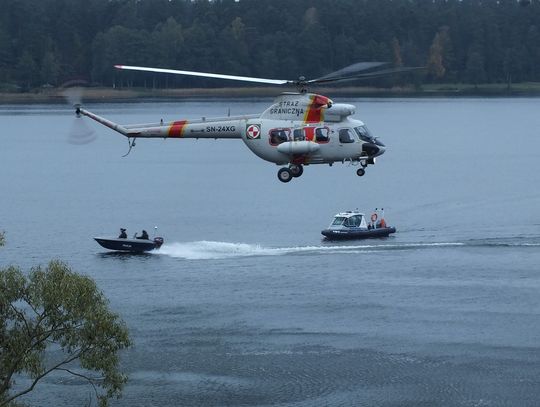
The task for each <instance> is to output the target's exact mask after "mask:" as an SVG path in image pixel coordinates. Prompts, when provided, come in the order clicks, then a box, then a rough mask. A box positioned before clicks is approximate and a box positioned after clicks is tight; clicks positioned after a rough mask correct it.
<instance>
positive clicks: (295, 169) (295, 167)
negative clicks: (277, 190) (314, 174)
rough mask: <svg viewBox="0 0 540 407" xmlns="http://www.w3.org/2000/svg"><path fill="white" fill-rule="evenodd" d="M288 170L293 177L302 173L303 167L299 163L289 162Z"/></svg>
mask: <svg viewBox="0 0 540 407" xmlns="http://www.w3.org/2000/svg"><path fill="white" fill-rule="evenodd" d="M289 171H291V174H292V176H293V177H295V178H298V177H299V176H300V175H302V174H303V173H304V167H302V165H300V164H291V165H289Z"/></svg>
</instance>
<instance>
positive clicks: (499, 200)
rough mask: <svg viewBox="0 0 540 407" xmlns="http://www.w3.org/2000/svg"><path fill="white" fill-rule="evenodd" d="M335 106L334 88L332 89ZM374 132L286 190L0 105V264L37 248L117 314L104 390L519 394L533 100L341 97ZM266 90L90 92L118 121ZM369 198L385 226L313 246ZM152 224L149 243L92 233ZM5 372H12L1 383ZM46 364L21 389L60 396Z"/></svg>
mask: <svg viewBox="0 0 540 407" xmlns="http://www.w3.org/2000/svg"><path fill="white" fill-rule="evenodd" d="M335 99H336V102H339V101H340V100H337V99H338V98H335ZM345 102H347V103H353V104H356V105H357V114H356V117H357V118H360V119H362V120H364V121H365V122H366V124H367V125H368V126H369V127H370V129H371V130H372V132H373V133H375V135H377V136H379V137H380V138H381V140H382V141H383V142H384V143H385V144H386V145H387V148H388V150H387V152H386V154H385V155H384V156H382V157H381V158H380V159H379V160H378V162H377V165H375V166H371V167H369V168H368V170H367V174H366V176H365V177H362V178H359V177H357V176H356V174H355V169H356V168H354V167H347V166H345V165H334V166H333V167H328V166H310V167H307V168H306V169H305V172H304V175H303V176H302V177H301V178H299V179H295V180H293V181H292V182H290V183H289V184H282V183H281V182H279V181H278V179H277V177H276V172H277V169H278V167H276V166H275V165H272V164H269V163H266V162H264V161H261V160H259V159H258V158H257V157H255V156H254V155H252V154H251V153H250V152H249V150H248V149H247V148H246V147H245V146H244V145H243V143H242V142H241V141H239V140H221V141H213V140H211V141H210V140H200V141H194V140H139V141H138V143H137V146H136V147H135V148H134V149H133V151H132V152H131V154H130V155H129V156H127V157H125V158H122V157H121V156H122V155H123V154H125V153H126V151H127V142H126V140H125V139H124V138H122V137H121V136H119V135H116V134H114V133H113V132H112V131H110V130H109V129H106V128H103V127H100V126H98V125H97V124H94V123H88V125H89V126H90V127H91V128H93V129H94V130H95V131H96V135H97V136H98V137H97V139H96V140H95V141H94V142H93V143H91V144H87V145H84V146H79V145H72V144H69V143H67V142H66V137H67V136H66V134H67V133H68V131H69V129H70V126H71V122H72V120H73V119H72V117H71V115H72V112H71V111H70V110H69V109H67V108H63V107H60V106H2V107H0V130H1V131H0V145H1V147H0V162H1V163H2V170H1V171H0V187H1V195H0V196H1V200H0V229H3V230H5V231H6V232H7V233H6V234H7V243H8V244H7V246H6V247H4V248H2V249H0V266H4V265H7V264H13V263H17V264H19V265H21V266H22V267H24V268H25V269H28V268H30V267H32V266H34V265H38V264H45V263H46V262H47V261H48V260H50V259H52V258H59V259H63V260H65V261H67V262H69V264H70V265H72V266H73V268H74V269H75V270H77V271H79V272H82V273H85V274H88V275H90V276H91V277H93V278H94V279H95V280H96V281H97V283H98V285H99V287H100V289H102V290H103V291H104V293H105V294H106V296H107V297H108V298H109V299H110V302H111V307H112V308H113V309H114V310H115V311H116V312H118V313H119V314H120V315H121V317H122V318H123V319H124V320H125V321H126V323H127V325H128V327H129V329H130V332H131V335H132V338H133V342H134V346H133V348H132V349H130V350H129V351H128V352H126V353H124V354H123V355H122V365H123V369H124V370H125V371H127V372H128V374H129V377H130V380H129V383H128V385H127V387H126V389H125V392H124V397H123V398H122V399H120V400H117V401H116V400H115V401H113V405H117V406H154V405H155V406H270V405H272V406H357V405H365V406H537V405H538V400H540V347H539V346H540V345H539V343H540V266H539V264H540V211H539V208H540V188H539V187H538V186H539V185H540V164H539V163H540V137H539V131H540V130H539V129H540V116H539V115H538V114H537V112H538V106H539V103H540V100H538V99H450V100H448V99H421V100H418V99H404V100H398V99H362V100H345ZM269 103H270V101H269V100H240V101H238V100H235V101H224V100H220V101H196V100H191V101H181V102H174V103H173V102H171V103H163V102H159V103H137V104H96V105H89V106H87V108H88V109H89V110H92V111H95V112H96V113H98V114H102V115H104V116H106V117H108V118H110V119H112V120H115V121H118V122H121V123H137V122H139V123H140V122H148V121H159V119H161V118H163V119H164V120H173V119H181V118H188V119H189V118H200V117H202V116H206V117H211V116H223V115H226V114H227V112H228V110H229V108H230V111H231V114H233V115H234V114H242V113H257V112H261V111H262V110H264V109H265V107H266V106H267V105H268V104H269ZM375 207H384V208H385V210H386V219H387V221H388V223H390V224H392V225H395V226H396V227H397V229H398V232H397V233H396V234H395V235H394V236H392V237H390V238H387V239H380V240H365V241H349V242H342V243H327V242H324V241H322V240H321V235H320V230H321V229H323V228H324V227H326V226H327V225H328V224H329V222H330V220H331V218H332V216H333V215H334V214H335V213H336V212H338V211H342V210H347V209H354V208H359V209H361V210H364V211H366V212H370V211H371V210H372V209H373V208H375ZM154 225H158V227H159V229H158V232H159V234H160V235H162V236H163V237H164V238H165V245H164V246H163V247H162V249H161V250H160V251H159V252H158V253H152V254H145V255H121V254H120V255H119V254H115V253H107V252H106V251H104V250H103V249H101V248H100V247H99V246H98V245H97V244H96V243H95V242H94V241H93V240H92V237H93V236H98V235H115V234H116V233H117V231H118V229H119V228H120V227H127V228H128V233H129V234H133V233H134V232H136V231H139V232H140V230H141V229H143V228H145V229H147V230H152V229H153V227H154ZM20 383H21V384H24V380H21V382H20ZM90 393H91V392H90V389H88V388H87V387H86V386H85V385H84V384H83V383H80V382H78V381H77V380H74V379H69V380H66V378H65V377H62V376H51V377H49V378H48V379H47V380H46V381H45V382H44V383H43V384H41V385H40V386H39V387H38V388H37V389H36V390H35V391H34V392H33V393H32V394H31V395H30V396H28V397H27V399H26V402H28V403H31V404H35V405H58V406H71V405H82V404H85V403H86V402H87V401H88V398H89V395H90Z"/></svg>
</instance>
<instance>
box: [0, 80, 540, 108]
mask: <svg viewBox="0 0 540 407" xmlns="http://www.w3.org/2000/svg"><path fill="white" fill-rule="evenodd" d="M64 91H65V90H64V89H62V88H48V89H37V90H34V91H31V92H19V93H9V92H5V93H3V92H0V104H19V103H20V104H22V103H25V104H26V103H66V99H65V97H64V95H63V93H64ZM283 91H295V89H294V88H292V87H291V88H278V87H235V88H187V89H143V88H130V89H113V88H85V89H84V95H83V96H84V101H85V102H115V101H137V100H145V99H181V98H245V97H273V96H276V95H278V94H279V93H281V92H283ZM312 91H313V92H317V93H321V94H325V95H329V96H332V97H340V96H341V97H429V96H444V97H452V96H494V97H495V96H501V97H503V96H540V83H537V82H534V83H532V82H528V83H517V84H513V85H512V86H510V87H508V86H507V85H506V84H488V85H478V86H474V85H469V84H432V85H423V86H422V87H420V88H415V87H412V86H407V87H394V88H376V87H320V88H313V89H312Z"/></svg>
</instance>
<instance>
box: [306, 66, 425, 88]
mask: <svg viewBox="0 0 540 407" xmlns="http://www.w3.org/2000/svg"><path fill="white" fill-rule="evenodd" d="M422 69H425V67H423V66H416V67H397V68H387V69H382V70H378V71H377V70H375V71H372V72H366V73H355V74H352V75H342V76H332V77H330V78H327V77H325V76H323V77H321V78H318V79H312V80H309V81H306V83H307V84H310V85H312V84H321V83H332V82H345V81H353V80H361V79H371V78H378V77H382V76H389V75H394V74H398V73H405V72H414V71H419V70H422ZM336 72H339V71H336Z"/></svg>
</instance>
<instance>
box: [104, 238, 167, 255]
mask: <svg viewBox="0 0 540 407" xmlns="http://www.w3.org/2000/svg"><path fill="white" fill-rule="evenodd" d="M94 240H95V241H96V242H98V243H99V244H100V245H101V247H104V248H105V249H109V250H116V251H122V252H132V253H142V252H149V251H150V250H154V249H159V248H160V247H161V245H162V244H163V238H162V237H155V238H154V239H153V240H150V239H125V238H114V237H113V238H111V237H94Z"/></svg>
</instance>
